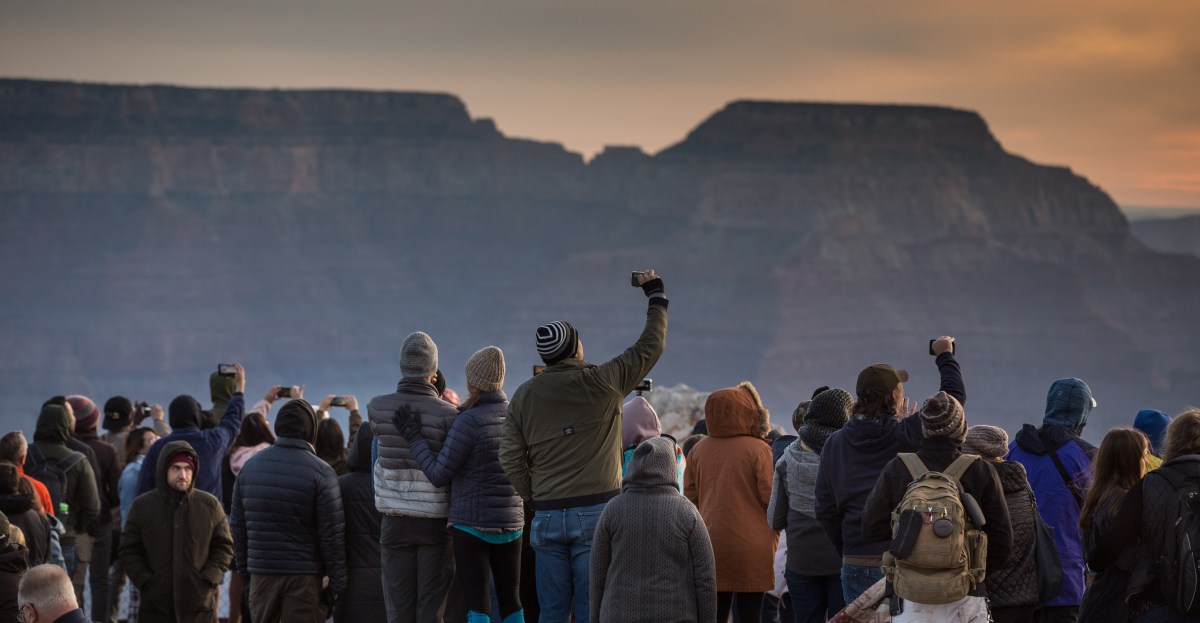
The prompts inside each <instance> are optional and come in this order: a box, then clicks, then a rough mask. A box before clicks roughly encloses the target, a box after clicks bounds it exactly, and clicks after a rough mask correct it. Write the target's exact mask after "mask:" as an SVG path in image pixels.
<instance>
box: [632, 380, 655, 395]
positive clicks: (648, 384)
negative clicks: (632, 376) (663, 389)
mask: <svg viewBox="0 0 1200 623" xmlns="http://www.w3.org/2000/svg"><path fill="white" fill-rule="evenodd" d="M651 389H654V379H642V382H641V383H638V385H637V387H635V388H633V391H635V392H637V393H638V395H639V396H641V395H642V392H648V391H650V390H651Z"/></svg>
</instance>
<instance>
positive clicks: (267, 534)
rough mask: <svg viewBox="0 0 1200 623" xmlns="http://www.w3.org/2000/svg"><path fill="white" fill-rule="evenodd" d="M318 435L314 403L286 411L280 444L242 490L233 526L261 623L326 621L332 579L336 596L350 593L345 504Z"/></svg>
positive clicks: (245, 471) (242, 482)
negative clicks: (325, 593)
mask: <svg viewBox="0 0 1200 623" xmlns="http://www.w3.org/2000/svg"><path fill="white" fill-rule="evenodd" d="M235 401H236V396H235ZM232 404H233V403H231V405H232ZM316 432H317V420H316V414H315V413H314V411H313V409H312V407H311V406H310V405H309V404H308V403H307V402H305V401H304V400H293V401H291V402H289V403H288V404H286V405H284V407H283V408H282V409H280V411H279V415H278V417H277V418H276V420H275V434H276V436H277V439H276V441H275V444H274V445H272V446H271V447H270V448H267V449H265V450H263V451H262V452H259V453H258V454H256V455H254V457H253V458H251V459H250V460H249V461H248V462H247V463H246V465H245V467H243V468H242V470H241V472H240V473H239V474H238V477H237V483H236V484H235V485H234V490H233V505H232V511H233V512H232V515H231V516H230V520H229V525H230V528H231V530H232V532H233V538H234V542H235V544H236V554H237V569H238V573H241V574H242V575H243V577H244V576H245V575H247V574H248V575H249V576H250V578H251V584H250V611H251V613H252V614H253V618H254V620H255V621H271V622H274V621H278V620H280V618H281V617H282V618H283V620H285V621H292V620H297V621H301V620H311V621H324V620H325V616H324V608H323V607H321V606H320V593H321V578H322V577H323V576H329V585H330V588H331V589H332V590H333V591H334V592H335V593H338V594H340V593H342V592H344V591H345V590H346V547H345V518H344V514H343V510H342V496H341V492H340V490H339V489H338V482H337V477H336V475H335V474H334V472H333V469H332V468H331V467H329V465H327V464H326V463H325V462H324V461H322V460H321V459H320V458H318V457H317V455H316V454H314V452H313V447H312V442H313V441H315V440H316ZM318 610H320V612H318Z"/></svg>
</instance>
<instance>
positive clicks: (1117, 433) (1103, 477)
mask: <svg viewBox="0 0 1200 623" xmlns="http://www.w3.org/2000/svg"><path fill="white" fill-rule="evenodd" d="M1149 448H1150V441H1149V440H1147V439H1146V436H1145V435H1144V434H1142V431H1139V430H1134V429H1132V428H1114V429H1112V430H1110V431H1108V434H1107V435H1105V436H1104V439H1103V440H1101V441H1100V449H1099V450H1098V451H1097V452H1096V460H1095V462H1094V463H1093V464H1092V474H1093V476H1092V486H1091V488H1089V489H1088V492H1087V498H1086V499H1085V500H1084V502H1083V509H1082V510H1081V511H1080V513H1079V527H1080V528H1082V529H1083V531H1084V532H1091V531H1092V518H1093V517H1094V516H1095V515H1096V514H1097V513H1099V512H1101V507H1102V506H1104V505H1106V504H1109V503H1110V502H1111V503H1112V504H1118V503H1120V501H1121V498H1123V497H1124V496H1125V493H1127V492H1128V491H1129V490H1130V489H1132V488H1133V485H1136V484H1137V483H1138V481H1139V480H1141V479H1142V474H1143V473H1144V472H1145V471H1146V458H1145V457H1146V451H1147V450H1148V449H1149Z"/></svg>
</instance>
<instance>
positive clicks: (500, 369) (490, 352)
mask: <svg viewBox="0 0 1200 623" xmlns="http://www.w3.org/2000/svg"><path fill="white" fill-rule="evenodd" d="M466 372H467V385H468V386H470V387H474V388H475V389H477V390H479V391H481V392H498V391H500V388H502V387H504V352H503V351H501V350H500V349H499V348H497V347H495V346H486V347H484V348H483V349H481V350H479V351H478V352H476V353H475V354H474V355H471V358H470V359H468V360H467V367H466Z"/></svg>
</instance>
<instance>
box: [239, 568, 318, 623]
mask: <svg viewBox="0 0 1200 623" xmlns="http://www.w3.org/2000/svg"><path fill="white" fill-rule="evenodd" d="M249 593H250V618H251V619H253V621H254V623H304V622H305V621H308V622H310V623H324V621H325V605H324V604H322V603H321V576H319V575H252V576H250V591H249Z"/></svg>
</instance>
